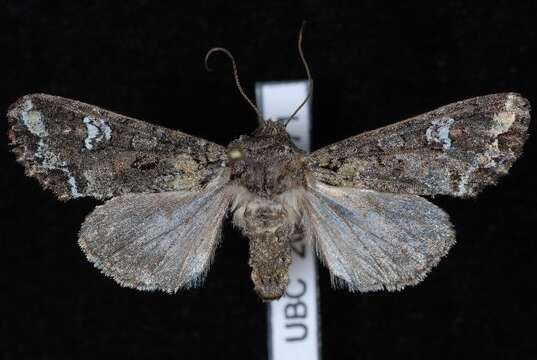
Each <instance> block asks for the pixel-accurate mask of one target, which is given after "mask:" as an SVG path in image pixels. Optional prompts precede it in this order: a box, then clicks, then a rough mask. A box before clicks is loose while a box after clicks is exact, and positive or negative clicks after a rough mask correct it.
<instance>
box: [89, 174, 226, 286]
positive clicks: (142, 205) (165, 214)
mask: <svg viewBox="0 0 537 360" xmlns="http://www.w3.org/2000/svg"><path fill="white" fill-rule="evenodd" d="M228 178H229V175H228V174H227V172H226V171H225V170H223V171H222V174H221V175H219V177H218V178H216V179H215V180H214V181H213V182H212V183H211V184H209V185H208V186H207V188H206V189H204V190H203V191H201V192H163V193H147V194H127V195H122V196H118V197H116V198H113V199H112V200H109V201H107V202H106V203H105V204H104V205H102V206H98V207H97V208H96V209H95V211H93V212H92V213H91V214H90V215H89V216H88V217H87V218H86V221H85V222H84V224H83V225H82V229H81V230H80V239H79V244H80V246H81V248H82V250H83V251H84V253H85V254H86V256H87V257H88V259H89V260H90V261H91V262H93V263H94V264H95V266H96V267H98V268H99V269H101V270H102V272H103V273H104V274H106V275H108V276H111V277H112V278H114V279H115V280H116V281H117V282H118V283H120V284H121V285H123V286H128V287H133V288H136V289H140V290H163V291H167V292H175V291H177V290H178V289H180V288H188V287H193V286H197V285H199V284H200V283H201V282H202V281H203V279H204V278H205V275H206V273H207V271H208V270H209V266H210V263H211V259H212V257H213V254H214V251H215V249H216V246H217V244H218V240H219V236H220V231H221V225H222V220H223V218H224V216H225V214H226V211H227V209H228V205H229V203H230V201H231V200H232V198H233V194H232V193H231V188H228V187H225V183H226V182H227V180H228Z"/></svg>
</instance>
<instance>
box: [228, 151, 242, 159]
mask: <svg viewBox="0 0 537 360" xmlns="http://www.w3.org/2000/svg"><path fill="white" fill-rule="evenodd" d="M228 156H229V158H230V159H232V160H238V159H240V158H242V152H241V151H240V150H239V149H231V150H229V152H228Z"/></svg>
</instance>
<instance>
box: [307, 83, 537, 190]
mask: <svg viewBox="0 0 537 360" xmlns="http://www.w3.org/2000/svg"><path fill="white" fill-rule="evenodd" d="M529 111H530V105H529V102H528V100H526V99H525V98H523V97H522V96H520V95H519V94H516V93H504V94H494V95H487V96H480V97H476V98H473V99H468V100H463V101H459V102H456V103H453V104H450V105H446V106H443V107H440V108H438V109H436V110H433V111H430V112H428V113H425V114H422V115H418V116H416V117H413V118H410V119H408V120H405V121H401V122H398V123H395V124H393V125H389V126H386V127H383V128H380V129H377V130H373V131H369V132H365V133H362V134H360V135H356V136H353V137H350V138H348V139H345V140H342V141H340V142H337V143H335V144H332V145H329V146H327V147H325V148H322V149H320V150H317V151H315V152H313V153H312V154H310V155H309V156H308V157H307V158H306V162H307V165H308V168H309V170H310V171H311V172H312V174H313V176H314V177H315V178H316V179H318V180H319V181H322V182H325V183H328V184H331V185H334V186H347V187H356V188H366V189H371V190H376V191H380V192H389V193H402V194H415V195H438V194H445V195H452V196H458V197H469V196H475V195H476V194H478V193H479V192H480V191H481V190H482V189H483V188H484V187H485V186H487V185H491V184H494V183H496V182H497V181H498V179H499V178H500V177H501V176H503V175H505V174H506V173H507V172H508V170H509V169H510V167H511V166H512V165H513V163H514V161H515V160H516V158H517V157H518V156H520V154H521V153H522V147H523V145H524V142H525V140H526V138H527V136H528V134H527V131H528V125H529V121H530V114H529Z"/></svg>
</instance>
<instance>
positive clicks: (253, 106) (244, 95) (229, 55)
mask: <svg viewBox="0 0 537 360" xmlns="http://www.w3.org/2000/svg"><path fill="white" fill-rule="evenodd" d="M215 52H223V53H224V54H226V55H227V57H228V58H229V59H230V60H231V65H233V76H234V77H235V84H236V85H237V89H238V90H239V92H240V93H241V95H242V97H243V98H244V99H245V100H246V101H247V102H248V104H250V106H251V107H252V108H253V109H254V110H255V112H256V113H257V116H258V117H259V119H260V120H263V115H261V112H260V111H259V109H258V108H257V106H255V104H254V103H253V102H252V100H250V98H249V97H248V95H246V93H245V92H244V90H243V88H242V86H241V82H240V81H239V72H238V71H237V64H236V63H235V58H234V57H233V55H231V52H229V50H228V49H225V48H221V47H214V48H212V49H210V50H209V51H207V55H205V69H206V70H207V71H212V69H211V68H209V65H208V64H207V62H208V60H209V57H210V56H211V55H212V54H213V53H215Z"/></svg>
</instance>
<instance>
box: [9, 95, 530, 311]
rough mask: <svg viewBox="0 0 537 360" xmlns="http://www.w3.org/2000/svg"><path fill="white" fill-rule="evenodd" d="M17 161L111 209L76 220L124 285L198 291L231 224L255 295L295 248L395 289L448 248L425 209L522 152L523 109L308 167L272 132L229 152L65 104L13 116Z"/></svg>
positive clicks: (434, 123)
mask: <svg viewBox="0 0 537 360" xmlns="http://www.w3.org/2000/svg"><path fill="white" fill-rule="evenodd" d="M8 120H9V121H10V123H11V130H10V138H11V144H12V145H13V152H14V153H15V154H16V156H17V160H18V161H19V162H20V163H21V164H22V165H23V166H24V167H25V170H26V173H27V174H28V175H29V176H32V177H35V178H37V179H38V181H39V182H40V183H41V185H43V186H44V187H45V188H49V189H51V190H52V191H53V192H54V194H55V195H56V196H57V197H58V198H60V199H62V200H68V199H73V198H78V197H83V196H91V197H94V198H97V199H102V200H107V199H110V200H107V201H106V202H105V203H104V204H103V205H101V206H98V207H97V208H96V209H95V211H93V212H92V213H91V214H90V215H89V216H88V217H87V218H86V220H85V222H84V223H83V225H82V229H81V231H80V238H79V243H80V246H81V247H82V249H83V251H84V252H85V254H86V256H87V257H88V259H89V260H90V261H91V262H93V263H94V264H95V265H96V266H97V267H98V268H100V269H101V270H102V271H103V272H104V273H105V274H106V275H109V276H111V277H113V278H114V279H115V280H116V281H117V282H119V283H120V284H122V285H125V286H129V287H134V288H137V289H143V290H155V289H158V290H163V291H167V292H175V291H177V290H178V289H181V288H188V287H191V286H196V285H199V284H200V283H201V282H202V281H203V279H204V277H205V275H206V273H207V271H208V269H209V267H210V263H211V259H212V256H213V254H214V250H215V248H216V246H217V245H218V241H219V236H220V235H219V233H220V228H221V225H222V222H223V220H224V218H225V215H226V213H227V212H228V211H230V212H232V213H233V222H234V224H235V225H236V226H237V227H239V228H240V229H241V231H242V232H243V234H244V235H246V237H248V238H249V244H250V262H249V263H250V266H251V267H252V280H253V282H254V289H255V291H256V292H257V293H258V295H259V296H260V297H261V298H262V299H265V300H271V299H277V298H279V297H281V296H282V295H283V294H284V293H285V290H286V287H287V282H288V269H289V265H290V263H291V244H292V242H294V241H296V240H297V239H302V238H304V239H305V241H308V242H310V243H312V244H313V245H314V246H315V248H316V251H317V253H318V255H319V257H320V259H321V261H322V262H324V263H325V265H326V266H327V268H328V270H329V271H330V273H331V276H332V280H333V283H334V284H335V285H339V286H345V287H347V288H348V289H349V290H351V291H362V292H364V291H373V290H379V289H388V290H398V289H402V288H403V287H405V286H407V285H413V284H416V283H418V282H420V281H421V280H423V278H424V277H425V276H426V274H427V273H428V272H429V271H430V270H431V269H432V267H434V266H435V265H436V264H437V263H438V261H439V260H440V258H441V257H443V256H445V255H446V254H447V252H448V251H449V248H450V247H451V246H452V245H453V244H454V243H455V231H454V229H453V226H452V224H451V223H450V221H449V217H448V215H447V214H446V213H445V212H444V211H442V210H441V209H439V208H438V207H437V206H435V205H434V204H432V203H431V202H429V201H428V200H426V199H424V198H422V197H420V196H421V195H437V194H445V195H452V196H458V197H469V196H475V195H477V194H478V193H479V192H480V191H481V190H482V189H483V188H484V187H485V186H486V185H489V184H494V183H496V182H497V180H498V179H499V177H501V176H502V175H504V174H506V173H507V172H508V170H509V169H510V167H511V166H512V164H513V162H514V161H515V160H516V158H517V157H518V156H520V154H521V153H522V147H523V144H524V142H525V140H526V138H527V129H528V125H529V120H530V116H529V103H528V101H527V100H526V99H524V98H523V97H521V96H520V95H518V94H514V93H505V94H494V95H488V96H482V97H477V98H473V99H469V100H464V101H460V102H457V103H453V104H450V105H447V106H444V107H441V108H439V109H437V110H434V111H431V112H428V113H426V114H423V115H420V116H416V117H413V118H411V119H408V120H405V121H402V122H399V123H396V124H394V125H390V126H387V127H384V128H381V129H378V130H374V131H370V132H367V133H364V134H361V135H357V136H354V137H350V138H348V139H346V140H343V141H340V142H338V143H335V144H333V145H330V146H327V147H325V148H323V149H320V150H317V151H315V152H313V153H312V154H309V155H308V154H305V153H303V152H302V151H300V150H299V149H297V148H296V147H295V146H294V145H293V143H292V141H291V139H290V137H289V135H288V134H287V132H286V131H285V126H284V125H282V124H279V123H276V122H272V121H265V122H263V123H262V125H260V127H259V128H258V129H257V130H256V131H255V132H254V133H253V134H252V136H241V137H240V138H239V139H237V140H235V141H232V142H231V143H230V144H229V145H228V146H227V148H226V147H223V146H220V145H217V144H213V143H211V142H209V141H207V140H203V139H199V138H196V137H193V136H190V135H187V134H183V133H180V132H178V131H174V130H169V129H165V128H162V127H158V126H154V125H150V124H148V123H145V122H142V121H139V120H135V119H131V118H128V117H125V116H122V115H118V114H115V113H112V112H110V111H106V110H102V109H99V108H96V107H94V106H91V105H87V104H84V103H80V102H77V101H74V100H69V99H64V98H60V97H56V96H51V95H42V94H38V95H28V96H25V97H23V98H21V99H20V100H19V101H17V102H16V103H15V104H13V105H12V107H11V108H10V110H9V112H8Z"/></svg>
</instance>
